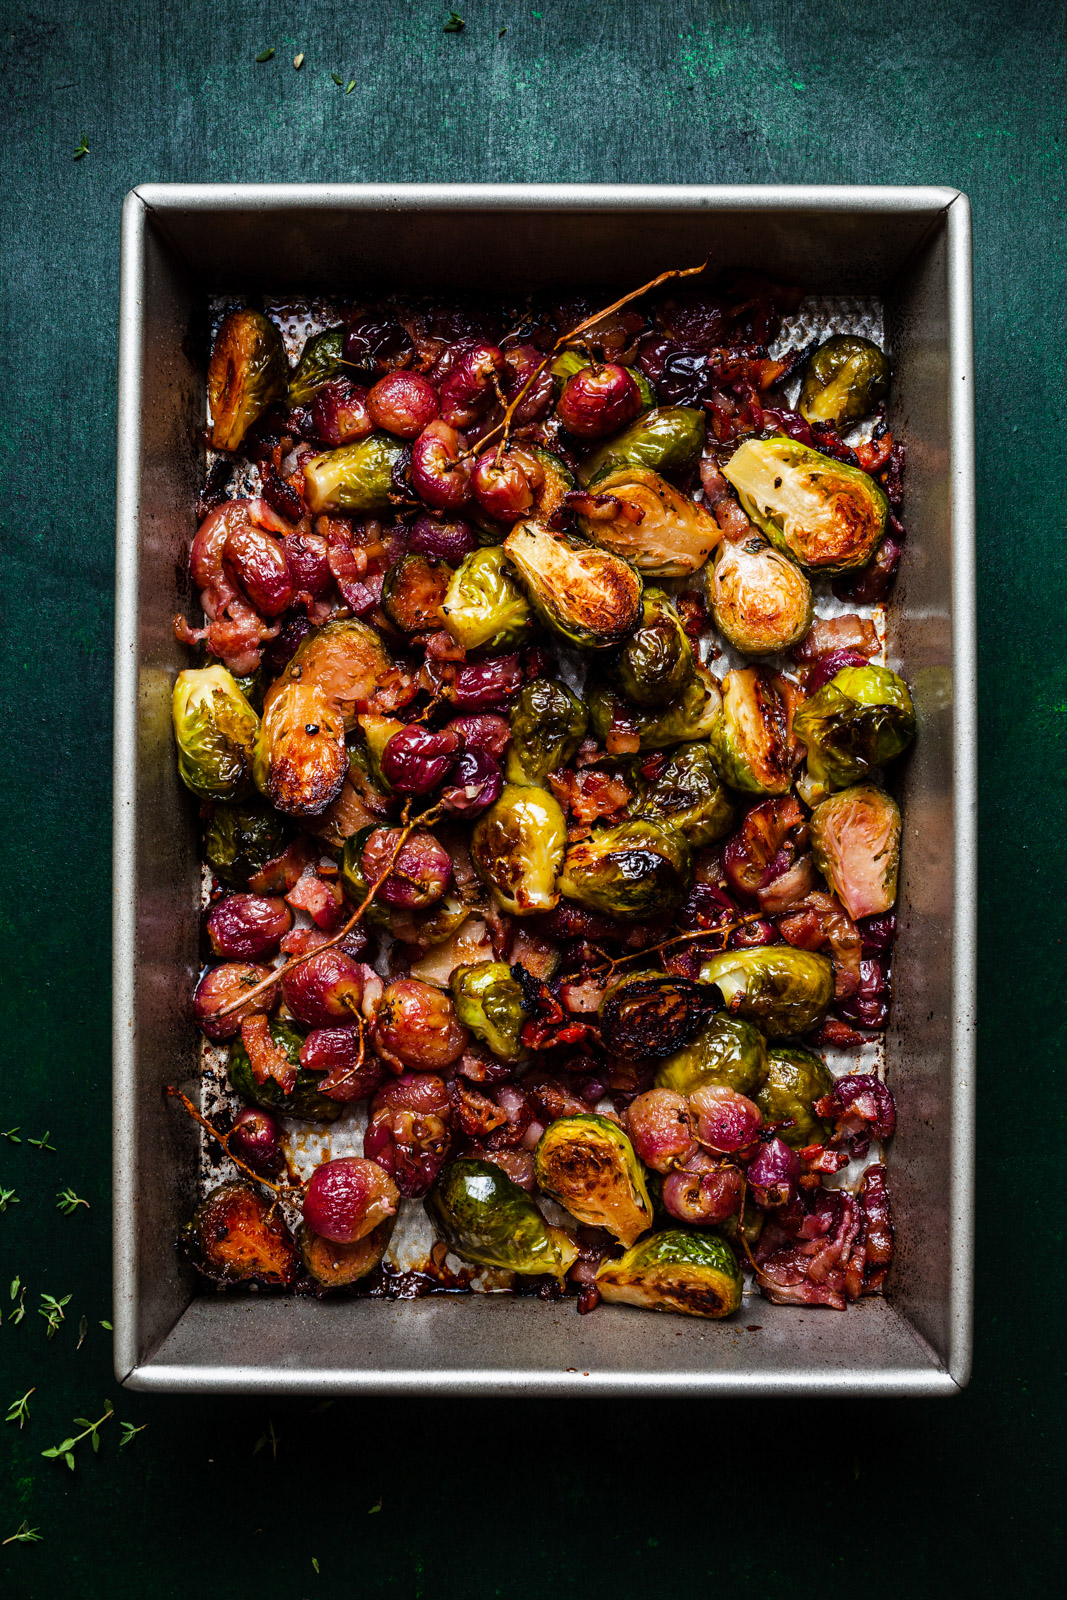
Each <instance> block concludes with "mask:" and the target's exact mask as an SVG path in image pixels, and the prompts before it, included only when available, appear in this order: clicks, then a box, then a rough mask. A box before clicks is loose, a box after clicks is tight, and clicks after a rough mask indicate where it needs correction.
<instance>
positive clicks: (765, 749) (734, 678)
mask: <svg viewBox="0 0 1067 1600" xmlns="http://www.w3.org/2000/svg"><path fill="white" fill-rule="evenodd" d="M722 696H723V698H722V711H721V713H720V715H719V716H718V717H717V718H716V721H715V726H714V727H713V728H712V730H711V737H710V740H709V743H710V745H711V748H712V751H713V752H714V755H715V760H716V762H717V763H718V766H719V769H720V771H721V772H722V775H723V777H724V778H725V779H726V781H727V783H728V784H729V785H730V787H731V788H732V789H741V790H742V791H744V792H745V793H746V794H788V793H789V790H790V788H791V786H792V782H793V764H792V761H791V760H790V755H789V727H788V721H787V715H786V706H785V701H784V700H783V698H782V696H781V694H780V693H779V692H778V689H777V687H776V686H775V684H774V681H773V679H772V678H771V677H770V675H769V674H768V673H766V672H765V671H764V670H763V668H762V667H742V668H739V669H738V670H737V671H734V672H728V673H727V674H726V676H725V678H724V679H723V682H722Z"/></svg>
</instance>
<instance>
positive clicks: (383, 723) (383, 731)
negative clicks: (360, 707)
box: [349, 711, 407, 794]
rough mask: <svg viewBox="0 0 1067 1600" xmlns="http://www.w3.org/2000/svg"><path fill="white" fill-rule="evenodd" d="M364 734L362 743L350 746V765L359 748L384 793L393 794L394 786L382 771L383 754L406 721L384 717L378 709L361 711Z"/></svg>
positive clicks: (372, 776)
mask: <svg viewBox="0 0 1067 1600" xmlns="http://www.w3.org/2000/svg"><path fill="white" fill-rule="evenodd" d="M356 720H357V721H358V723H359V731H360V733H361V734H362V735H363V741H362V745H360V743H359V742H358V741H357V742H356V743H354V744H352V745H351V746H350V748H349V766H351V763H352V757H353V756H354V755H355V753H356V751H357V750H358V751H359V752H360V754H361V755H362V756H363V757H364V758H365V761H366V766H367V771H368V772H369V774H370V776H371V778H372V779H373V780H374V782H375V784H377V786H378V787H379V788H380V789H381V791H382V793H383V794H392V792H393V786H392V784H391V783H390V782H389V780H388V779H387V778H386V776H385V773H384V772H383V771H382V756H383V754H384V752H385V747H386V745H387V744H388V743H389V741H390V739H392V738H393V736H394V734H397V733H400V732H401V731H402V730H403V729H404V728H405V727H406V726H407V724H406V723H403V722H401V721H400V718H399V717H383V716H381V715H380V714H379V713H378V712H377V711H361V712H360V714H359V716H358V718H357V719H356Z"/></svg>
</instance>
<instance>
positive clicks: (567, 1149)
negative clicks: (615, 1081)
mask: <svg viewBox="0 0 1067 1600" xmlns="http://www.w3.org/2000/svg"><path fill="white" fill-rule="evenodd" d="M534 1172H535V1176H536V1181H537V1187H538V1188H539V1189H540V1190H542V1191H543V1193H545V1194H547V1195H548V1196H549V1198H550V1199H552V1200H555V1201H556V1202H557V1204H558V1205H561V1206H563V1207H564V1209H565V1210H567V1211H569V1212H570V1214H571V1216H572V1217H576V1218H577V1220H578V1221H579V1222H583V1223H585V1224H586V1226H587V1227H591V1228H606V1229H607V1230H608V1232H609V1233H613V1234H614V1235H615V1237H616V1239H621V1240H622V1242H623V1244H625V1245H631V1244H633V1242H634V1240H635V1239H636V1238H638V1237H639V1235H640V1234H642V1233H644V1231H645V1229H646V1228H650V1227H651V1226H652V1202H651V1200H650V1199H649V1198H648V1190H647V1189H646V1188H645V1180H644V1177H643V1175H642V1172H641V1163H640V1162H639V1161H638V1159H637V1156H636V1154H635V1152H634V1147H633V1145H632V1144H631V1143H630V1141H629V1139H628V1138H627V1137H626V1135H625V1133H623V1131H622V1129H621V1128H619V1127H617V1126H616V1124H615V1123H614V1122H609V1120H608V1118H607V1117H598V1116H596V1115H595V1114H593V1113H592V1112H590V1113H589V1115H587V1116H578V1117H560V1118H558V1119H557V1121H555V1122H553V1123H552V1124H551V1125H550V1126H549V1127H547V1128H546V1129H545V1131H544V1133H543V1134H542V1135H541V1138H540V1139H539V1141H538V1144H537V1149H536V1150H535V1151H534Z"/></svg>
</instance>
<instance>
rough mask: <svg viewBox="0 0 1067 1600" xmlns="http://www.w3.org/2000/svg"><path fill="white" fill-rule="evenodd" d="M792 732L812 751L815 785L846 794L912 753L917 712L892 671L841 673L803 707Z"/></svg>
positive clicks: (873, 669) (870, 668)
mask: <svg viewBox="0 0 1067 1600" xmlns="http://www.w3.org/2000/svg"><path fill="white" fill-rule="evenodd" d="M793 731H794V732H795V733H796V736H797V738H798V739H800V740H802V742H803V743H804V744H805V745H806V746H807V751H808V759H807V764H808V772H809V773H810V775H811V777H812V779H813V780H814V781H815V783H817V784H823V785H825V786H826V787H827V788H833V789H843V788H845V787H847V785H848V784H850V783H858V782H860V781H861V780H862V779H863V778H866V777H868V776H869V774H870V773H871V772H872V771H874V770H875V768H877V767H882V766H884V765H885V763H886V762H887V761H892V760H893V757H894V756H898V755H900V753H901V751H902V750H906V749H907V747H908V745H909V744H910V743H911V741H912V739H913V738H914V737H915V707H914V706H913V705H912V702H911V695H910V694H909V693H908V686H907V684H906V683H905V682H904V680H903V678H898V677H897V675H896V673H895V672H892V671H890V669H889V668H888V667H876V666H866V667H842V669H841V671H840V672H838V673H836V674H835V676H834V677H832V678H831V679H830V682H829V683H825V684H823V686H822V688H821V689H820V690H819V691H818V693H817V694H815V695H813V696H812V698H811V699H810V700H806V701H805V702H804V704H803V705H802V706H801V708H800V710H799V711H798V712H797V714H796V717H795V718H794V719H793Z"/></svg>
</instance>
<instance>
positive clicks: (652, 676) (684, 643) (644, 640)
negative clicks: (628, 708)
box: [611, 589, 693, 710]
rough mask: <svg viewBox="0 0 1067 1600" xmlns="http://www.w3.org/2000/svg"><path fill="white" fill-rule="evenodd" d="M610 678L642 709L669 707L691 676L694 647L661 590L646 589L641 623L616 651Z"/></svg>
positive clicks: (642, 603) (667, 598) (628, 698)
mask: <svg viewBox="0 0 1067 1600" xmlns="http://www.w3.org/2000/svg"><path fill="white" fill-rule="evenodd" d="M611 676H612V678H613V679H614V681H615V682H616V683H617V684H618V686H619V688H620V689H621V690H622V692H623V694H624V695H625V696H626V698H627V700H632V701H633V703H634V705H635V706H641V707H642V708H643V709H646V710H647V709H648V708H650V707H656V708H658V707H660V706H667V705H670V704H671V702H672V701H673V700H675V699H676V698H677V697H678V695H679V694H681V692H682V690H683V689H684V688H685V686H686V684H687V683H688V682H689V680H690V678H691V677H692V676H693V646H692V645H691V644H690V642H689V635H688V634H687V633H686V631H685V629H684V628H683V627H682V620H681V618H680V617H679V615H678V613H677V611H676V610H675V609H674V606H673V604H672V603H671V601H670V599H669V597H668V596H667V595H665V594H664V592H663V590H662V589H646V590H645V593H644V597H643V599H642V602H641V621H640V622H639V623H638V624H637V627H636V628H635V629H634V631H633V633H631V635H630V637H629V638H628V639H627V641H626V643H625V644H624V645H623V646H622V647H621V649H620V650H619V653H618V655H617V656H616V658H615V660H614V661H613V663H612V666H611Z"/></svg>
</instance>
